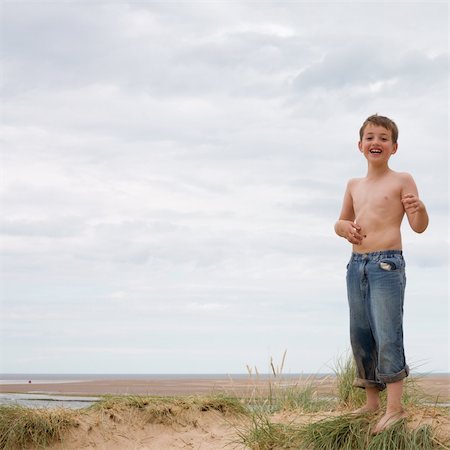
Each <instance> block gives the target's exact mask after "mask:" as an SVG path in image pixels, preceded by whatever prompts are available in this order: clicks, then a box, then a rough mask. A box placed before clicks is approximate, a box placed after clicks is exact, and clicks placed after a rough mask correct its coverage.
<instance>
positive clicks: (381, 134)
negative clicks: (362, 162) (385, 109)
mask: <svg viewBox="0 0 450 450" xmlns="http://www.w3.org/2000/svg"><path fill="white" fill-rule="evenodd" d="M358 147H359V150H360V151H361V153H363V154H364V156H365V157H366V159H367V160H368V161H369V162H373V163H376V164H378V163H383V162H387V161H388V160H389V158H390V157H391V155H393V154H394V153H395V152H396V151H397V147H398V145H397V143H395V144H394V143H393V142H392V131H391V130H388V129H386V128H384V127H382V126H379V125H374V124H372V123H369V124H368V125H367V126H366V128H365V129H364V133H363V137H362V140H361V141H359V143H358Z"/></svg>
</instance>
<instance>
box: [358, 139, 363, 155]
mask: <svg viewBox="0 0 450 450" xmlns="http://www.w3.org/2000/svg"><path fill="white" fill-rule="evenodd" d="M358 148H359V151H360V152H361V153H362V151H363V149H362V143H361V141H358Z"/></svg>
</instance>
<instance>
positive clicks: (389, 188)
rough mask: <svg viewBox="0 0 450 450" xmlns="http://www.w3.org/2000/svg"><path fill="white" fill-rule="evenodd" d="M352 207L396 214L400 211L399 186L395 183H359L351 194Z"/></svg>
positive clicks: (356, 209)
mask: <svg viewBox="0 0 450 450" xmlns="http://www.w3.org/2000/svg"><path fill="white" fill-rule="evenodd" d="M352 196H353V207H354V209H355V212H356V211H360V210H362V209H370V210H384V211H386V212H388V211H392V212H397V211H398V210H399V209H402V203H401V186H400V185H399V184H397V183H369V182H365V181H361V182H360V183H358V184H357V185H356V186H355V188H354V191H353V193H352Z"/></svg>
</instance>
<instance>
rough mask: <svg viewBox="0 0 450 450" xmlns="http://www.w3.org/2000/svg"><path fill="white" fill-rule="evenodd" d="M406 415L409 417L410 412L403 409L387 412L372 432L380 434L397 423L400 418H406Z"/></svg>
mask: <svg viewBox="0 0 450 450" xmlns="http://www.w3.org/2000/svg"><path fill="white" fill-rule="evenodd" d="M406 417H408V414H407V412H406V411H405V410H403V409H402V410H400V411H394V412H390V413H388V412H386V414H385V415H384V416H383V417H382V418H381V419H380V421H379V422H378V423H377V424H376V426H375V428H374V429H373V430H372V434H374V435H375V434H380V433H382V432H383V431H386V430H387V429H388V428H390V427H391V426H392V425H394V424H396V423H397V422H398V421H399V420H402V419H405V418H406Z"/></svg>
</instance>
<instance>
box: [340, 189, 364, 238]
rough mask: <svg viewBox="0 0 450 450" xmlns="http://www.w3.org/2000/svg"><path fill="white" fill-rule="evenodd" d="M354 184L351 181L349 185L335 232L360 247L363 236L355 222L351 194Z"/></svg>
mask: <svg viewBox="0 0 450 450" xmlns="http://www.w3.org/2000/svg"><path fill="white" fill-rule="evenodd" d="M353 183H354V181H353V180H350V181H349V182H348V184H347V189H346V190H345V194H344V202H343V205H342V210H341V214H340V215H339V219H338V221H337V222H336V223H335V225H334V231H335V232H336V234H337V235H338V236H341V237H343V238H345V239H347V241H349V242H350V243H351V244H356V245H359V244H361V242H362V238H363V236H362V235H361V234H360V231H361V227H360V226H359V225H358V224H356V223H355V222H354V220H355V211H354V209H353V198H352V194H351V188H352V185H353Z"/></svg>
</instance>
